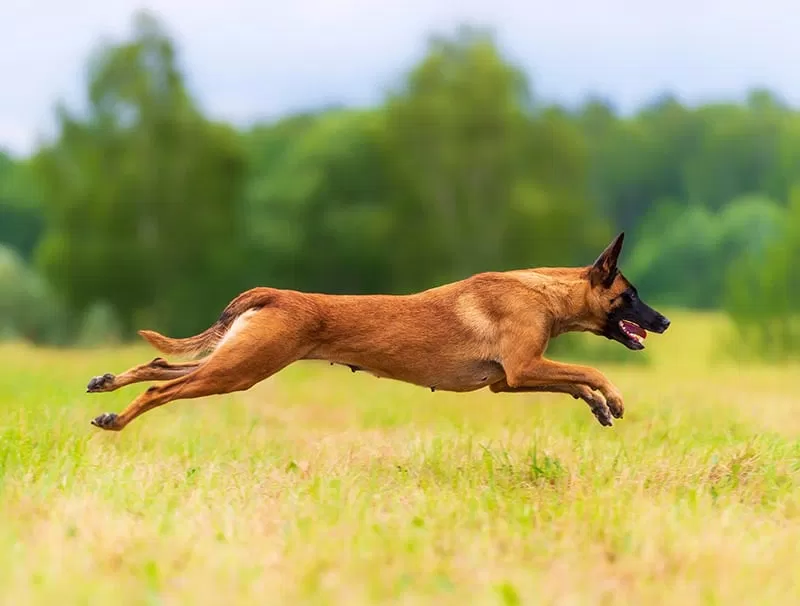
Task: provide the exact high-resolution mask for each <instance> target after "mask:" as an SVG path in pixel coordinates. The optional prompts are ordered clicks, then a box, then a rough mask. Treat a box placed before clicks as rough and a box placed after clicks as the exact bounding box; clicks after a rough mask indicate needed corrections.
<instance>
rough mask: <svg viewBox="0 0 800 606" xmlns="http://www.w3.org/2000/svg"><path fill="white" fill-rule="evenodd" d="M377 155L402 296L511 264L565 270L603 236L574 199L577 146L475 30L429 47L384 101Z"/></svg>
mask: <svg viewBox="0 0 800 606" xmlns="http://www.w3.org/2000/svg"><path fill="white" fill-rule="evenodd" d="M383 149H384V153H385V157H386V160H385V164H386V166H387V169H388V170H389V175H388V176H389V180H390V184H391V188H390V192H391V204H392V208H393V209H394V210H393V216H394V219H395V220H394V224H393V232H392V236H391V243H392V260H393V275H394V280H395V283H396V284H397V285H398V287H399V288H401V289H403V290H407V289H411V288H417V287H420V286H426V285H431V284H433V283H436V282H441V281H444V280H448V279H452V278H457V277H464V276H466V275H468V274H470V273H473V272H476V271H481V270H487V269H500V268H504V267H510V266H515V265H517V266H518V265H528V264H539V263H548V262H551V261H552V262H561V263H566V262H569V261H572V260H575V259H576V258H582V257H583V256H585V255H586V254H588V252H587V251H588V250H590V249H591V248H592V247H593V246H597V242H598V241H599V240H602V239H603V238H604V237H605V236H606V235H607V232H605V226H600V228H599V229H598V228H597V225H598V222H597V217H596V216H595V215H594V214H593V213H592V209H591V207H590V206H589V205H588V203H587V202H586V197H585V193H586V190H585V188H586V175H585V149H584V148H583V145H582V140H581V138H580V136H579V134H578V132H577V130H576V129H575V127H574V125H573V124H572V123H571V122H570V121H569V120H568V119H567V118H566V117H565V116H564V115H563V114H562V113H560V112H557V111H553V110H552V109H550V110H545V109H544V108H537V107H536V106H535V105H534V103H533V99H532V96H531V92H530V90H529V87H528V84H527V82H526V80H525V78H524V76H523V74H522V73H521V72H520V71H519V70H518V69H517V68H516V67H514V66H513V65H511V64H510V63H508V62H507V61H506V60H504V58H503V57H502V56H501V55H500V54H499V53H498V50H497V48H496V46H495V44H494V41H493V39H492V37H491V36H490V35H489V34H487V33H486V32H483V31H480V30H475V29H471V28H461V29H459V30H458V31H457V32H456V33H455V35H454V36H452V37H450V38H435V39H433V40H432V41H431V42H430V45H429V49H428V54H427V56H426V57H425V58H424V59H423V60H422V62H421V63H420V64H419V65H417V66H416V67H415V68H414V69H413V70H412V71H411V72H410V73H409V74H408V76H407V79H406V80H405V82H404V84H403V86H402V88H401V89H400V90H399V91H396V92H395V93H394V94H392V95H391V96H390V98H389V99H388V104H387V107H386V128H385V131H384V143H383Z"/></svg>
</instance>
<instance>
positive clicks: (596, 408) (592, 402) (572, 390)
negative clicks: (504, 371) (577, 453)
mask: <svg viewBox="0 0 800 606" xmlns="http://www.w3.org/2000/svg"><path fill="white" fill-rule="evenodd" d="M489 389H490V390H491V391H493V392H494V393H532V392H552V393H567V394H569V395H571V396H572V397H573V398H575V399H576V400H577V399H581V400H583V401H584V402H586V403H587V404H588V405H589V408H590V409H591V411H592V414H593V415H594V416H595V417H596V418H597V420H598V421H599V422H600V424H601V425H605V426H606V427H610V426H611V425H612V424H613V421H612V420H611V416H612V415H611V410H610V409H609V408H608V404H607V403H606V399H605V397H603V395H602V394H600V393H599V392H596V391H593V390H592V389H591V388H590V387H589V386H588V385H582V384H580V383H557V384H553V385H536V386H530V387H527V386H520V387H511V386H510V385H509V384H508V382H507V381H506V380H505V379H502V380H500V381H498V382H497V383H493V384H492V385H490V386H489Z"/></svg>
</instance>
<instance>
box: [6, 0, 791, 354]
mask: <svg viewBox="0 0 800 606" xmlns="http://www.w3.org/2000/svg"><path fill="white" fill-rule="evenodd" d="M272 4H273V3H258V2H254V1H253V2H244V1H239V2H233V1H231V2H227V3H224V7H223V3H218V4H217V6H206V5H202V4H196V3H191V4H190V3H189V2H187V1H185V0H177V1H167V0H164V1H163V2H155V1H153V2H151V3H150V4H149V5H147V6H144V7H143V6H140V5H138V4H134V3H129V2H113V3H110V2H109V3H102V2H100V0H92V1H89V0H86V1H84V2H82V3H80V4H78V5H75V4H72V3H69V4H58V3H56V2H55V1H52V2H45V1H41V0H40V1H37V2H29V3H27V4H24V5H23V3H13V2H12V3H4V6H3V7H2V8H0V33H2V36H1V38H2V40H3V53H2V56H0V78H2V82H3V84H4V87H3V93H2V95H0V150H2V151H0V337H1V338H3V339H9V340H20V339H21V340H27V341H30V342H33V343H36V344H40V345H47V346H74V345H91V344H98V343H103V344H107V343H116V342H122V341H126V340H129V339H131V338H132V337H133V336H135V330H136V329H138V328H143V327H148V328H154V329H157V330H161V331H164V332H166V333H168V334H170V335H173V336H186V335H189V334H192V333H195V332H198V331H200V330H202V329H204V328H206V327H207V326H208V325H209V324H210V323H211V322H212V321H213V320H214V319H216V317H217V316H218V314H219V312H220V310H221V309H222V308H223V307H224V306H225V305H226V303H227V302H228V301H229V300H230V299H231V298H232V297H233V296H235V295H236V294H237V293H238V292H239V291H241V290H244V289H246V288H249V287H252V286H256V285H269V286H275V287H283V288H292V289H301V290H311V291H322V292H329V293H376V292H386V293H405V292H410V291H413V290H419V289H424V288H427V287H431V286H435V285H437V284H439V283H442V282H445V281H449V280H456V279H460V278H463V277H466V276H468V275H470V274H472V273H474V272H478V271H483V270H503V269H512V268H520V267H531V266H542V265H577V264H581V265H584V264H588V263H591V262H592V261H593V260H594V258H595V257H596V255H597V254H598V253H599V252H600V251H601V250H602V248H603V247H604V246H605V245H606V244H607V243H608V241H609V240H610V239H611V238H612V237H613V236H614V235H615V234H616V233H617V232H618V231H620V230H625V232H626V248H625V250H624V252H623V258H622V266H623V270H624V271H625V273H626V275H628V276H629V277H630V278H631V279H632V280H633V281H634V282H635V283H636V284H637V286H638V287H639V290H640V293H641V294H642V296H643V298H644V299H645V300H647V301H648V302H651V303H653V304H656V305H657V306H662V307H665V308H666V309H667V310H672V309H688V310H703V311H705V312H707V313H709V314H714V315H716V316H724V317H725V318H727V319H728V320H729V321H730V325H731V326H732V327H734V329H735V335H736V339H738V344H737V348H736V349H737V351H748V352H750V353H753V354H755V355H758V356H769V357H773V358H775V357H781V358H788V357H791V356H794V355H796V354H797V353H799V352H800V324H798V322H797V317H798V311H800V269H798V265H797V260H800V114H799V113H798V112H797V111H796V110H795V108H794V105H793V103H794V104H796V103H797V102H800V81H798V80H797V79H796V65H797V59H798V58H800V38H798V37H797V36H796V32H795V31H794V29H795V25H793V24H792V20H791V19H786V18H785V14H784V16H783V17H780V15H781V14H782V12H785V11H784V8H785V7H784V5H783V3H782V2H781V3H778V2H771V1H765V2H761V3H759V4H758V5H757V6H756V5H753V6H751V7H748V6H745V5H744V3H742V5H741V6H740V5H735V6H734V5H731V4H730V3H723V2H703V1H700V2H697V1H695V2H691V3H690V2H688V1H684V0H682V1H680V2H676V3H673V5H671V7H670V8H667V7H666V5H659V6H658V7H656V5H655V4H647V3H645V4H647V5H640V4H634V3H630V2H622V1H621V0H614V1H612V2H610V3H602V4H601V3H591V2H589V1H588V0H585V1H578V0H567V1H564V2H560V3H556V4H554V5H552V6H548V7H543V6H538V5H534V4H529V3H525V2H523V1H522V0H518V1H517V2H504V1H502V0H498V1H495V2H485V1H484V2H476V1H466V0H465V2H463V3H457V2H455V1H446V2H438V3H435V4H426V3H424V2H422V0H413V1H404V2H399V1H397V2H395V1H394V0H392V1H387V2H380V3H374V2H366V1H355V0H348V1H344V2H332V1H303V2H295V3H291V5H289V4H287V5H286V6H283V5H281V6H278V5H277V3H275V5H274V6H270V5H272ZM379 5H380V8H378V6H379ZM648 6H649V7H650V8H648ZM619 350H622V348H619ZM615 351H616V350H615ZM627 359H630V358H627Z"/></svg>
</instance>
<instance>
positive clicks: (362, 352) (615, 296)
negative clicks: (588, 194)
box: [87, 234, 669, 431]
mask: <svg viewBox="0 0 800 606" xmlns="http://www.w3.org/2000/svg"><path fill="white" fill-rule="evenodd" d="M622 240H623V234H620V235H619V236H617V238H616V239H615V240H614V241H613V242H612V243H611V244H610V245H609V246H608V248H606V250H605V251H604V252H603V253H602V254H601V255H600V257H598V259H597V260H596V261H595V262H594V264H593V265H591V266H589V267H582V268H541V269H525V270H517V271H508V272H497V273H482V274H477V275H474V276H472V277H470V278H467V279H465V280H461V281H458V282H454V283H451V284H445V285H444V286H439V287H438V288H432V289H430V290H426V291H423V292H420V293H416V294H411V295H404V296H390V295H364V296H350V295H326V294H311V293H303V292H297V291H292V290H278V289H274V288H253V289H251V290H248V291H246V292H244V293H242V294H240V295H239V296H238V297H236V298H235V299H234V300H233V301H232V302H231V303H230V304H229V305H228V306H227V307H226V308H225V310H224V311H223V312H222V315H221V316H220V318H219V320H217V322H216V323H215V324H214V325H213V326H211V327H210V328H209V329H208V330H206V331H205V332H203V333H201V334H199V335H196V336H194V337H189V338H187V339H171V338H169V337H165V336H163V335H160V334H158V333H156V332H152V331H146V330H143V331H140V334H141V335H142V336H143V337H144V338H145V339H146V340H147V341H149V342H150V343H151V344H152V345H153V346H154V347H155V348H156V349H158V350H159V351H161V352H164V353H166V354H180V355H185V356H189V355H191V356H192V357H197V356H200V355H205V356H206V357H204V358H202V359H200V360H197V361H194V362H188V363H184V364H170V363H168V362H167V361H166V360H164V359H162V358H156V359H155V360H153V361H152V362H150V363H148V364H143V365H141V366H136V367H135V368H132V369H130V370H128V371H126V372H124V373H123V374H121V375H119V376H114V375H112V374H105V375H101V376H99V377H95V378H93V379H92V380H91V381H90V382H89V385H88V388H87V391H89V392H103V391H114V390H115V389H119V388H120V387H123V386H125V385H130V384H131V383H137V382H140V381H166V382H165V383H162V384H160V385H154V386H152V387H150V388H148V389H147V391H145V392H144V393H143V394H141V395H140V396H139V397H138V398H136V399H135V400H134V401H133V402H132V403H131V404H130V405H129V406H128V407H127V408H126V409H125V410H124V411H123V412H122V413H120V414H119V415H117V414H114V413H105V414H102V415H100V416H98V417H97V418H95V419H94V420H93V421H92V424H93V425H95V426H97V427H100V428H102V429H108V430H114V431H119V430H121V429H122V428H123V427H125V426H126V425H127V424H128V423H130V422H131V421H132V420H133V419H135V418H136V417H138V416H139V415H140V414H142V413H144V412H147V411H148V410H151V409H153V408H156V407H158V406H162V405H164V404H166V403H167V402H171V401H173V400H179V399H188V398H199V397H203V396H209V395H213V394H224V393H230V392H235V391H243V390H246V389H249V388H250V387H252V386H253V385H255V384H256V383H258V382H260V381H262V380H264V379H266V378H267V377H269V376H270V375H273V374H275V373H276V372H278V371H280V370H281V369H283V368H285V367H286V366H288V365H289V364H291V363H292V362H295V361H297V360H328V361H330V362H331V363H332V364H341V365H345V366H349V367H350V369H351V370H353V372H355V371H357V370H363V371H366V372H369V373H372V374H373V375H376V376H379V377H388V378H391V379H396V380H399V381H404V382H407V383H412V384H415V385H420V386H424V387H428V388H430V389H431V390H436V389H439V390H445V391H457V392H466V391H474V390H477V389H481V388H483V387H486V386H488V387H489V388H490V389H491V390H492V391H493V392H543V391H549V392H561V393H567V394H570V395H572V396H573V397H575V398H581V399H583V400H584V401H586V402H587V403H588V404H589V406H590V407H591V410H592V412H593V413H594V415H595V416H596V417H597V419H598V420H599V421H600V423H601V424H602V425H611V424H612V420H611V417H612V416H613V417H617V418H621V417H622V413H623V410H624V406H623V402H622V395H621V394H620V393H619V391H618V390H617V388H616V387H615V386H614V385H613V384H612V383H611V382H610V381H609V380H608V379H607V378H606V377H605V376H604V375H603V374H602V373H600V372H599V371H597V370H595V369H594V368H590V367H586V366H578V365H575V364H562V363H560V362H553V361H551V360H547V359H545V358H544V357H543V354H544V352H545V349H546V348H547V344H548V341H549V340H550V339H552V338H553V337H555V336H557V335H560V334H562V333H565V332H569V331H588V332H592V333H594V334H597V335H602V336H605V337H607V338H608V339H613V340H615V341H618V342H620V343H622V344H623V345H625V346H626V347H628V348H629V349H634V350H638V349H643V348H644V345H643V343H642V341H643V340H644V337H645V336H646V334H647V333H646V331H647V330H650V331H654V332H657V333H663V332H664V331H665V330H666V329H667V328H668V327H669V320H667V319H666V318H665V317H664V316H662V315H661V314H660V313H658V312H657V311H655V310H653V309H652V308H650V307H648V306H647V305H645V304H644V303H643V302H642V301H641V300H639V298H638V296H637V293H636V289H635V288H634V287H633V286H632V285H631V283H630V282H628V280H626V279H625V277H624V276H623V275H622V274H621V273H620V272H619V271H618V269H617V258H618V257H619V253H620V251H621V250H622ZM598 392H599V393H598Z"/></svg>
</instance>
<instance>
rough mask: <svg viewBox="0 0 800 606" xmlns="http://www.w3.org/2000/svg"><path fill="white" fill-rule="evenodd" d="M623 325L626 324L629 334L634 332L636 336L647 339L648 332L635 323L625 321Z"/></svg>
mask: <svg viewBox="0 0 800 606" xmlns="http://www.w3.org/2000/svg"><path fill="white" fill-rule="evenodd" d="M622 323H623V324H625V328H626V329H627V330H628V331H629V332H632V333H633V334H635V335H639V336H640V337H642V339H646V338H647V331H646V330H645V329H644V328H642V327H641V326H639V325H638V324H634V323H633V322H628V321H627V320H623V321H622Z"/></svg>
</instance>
